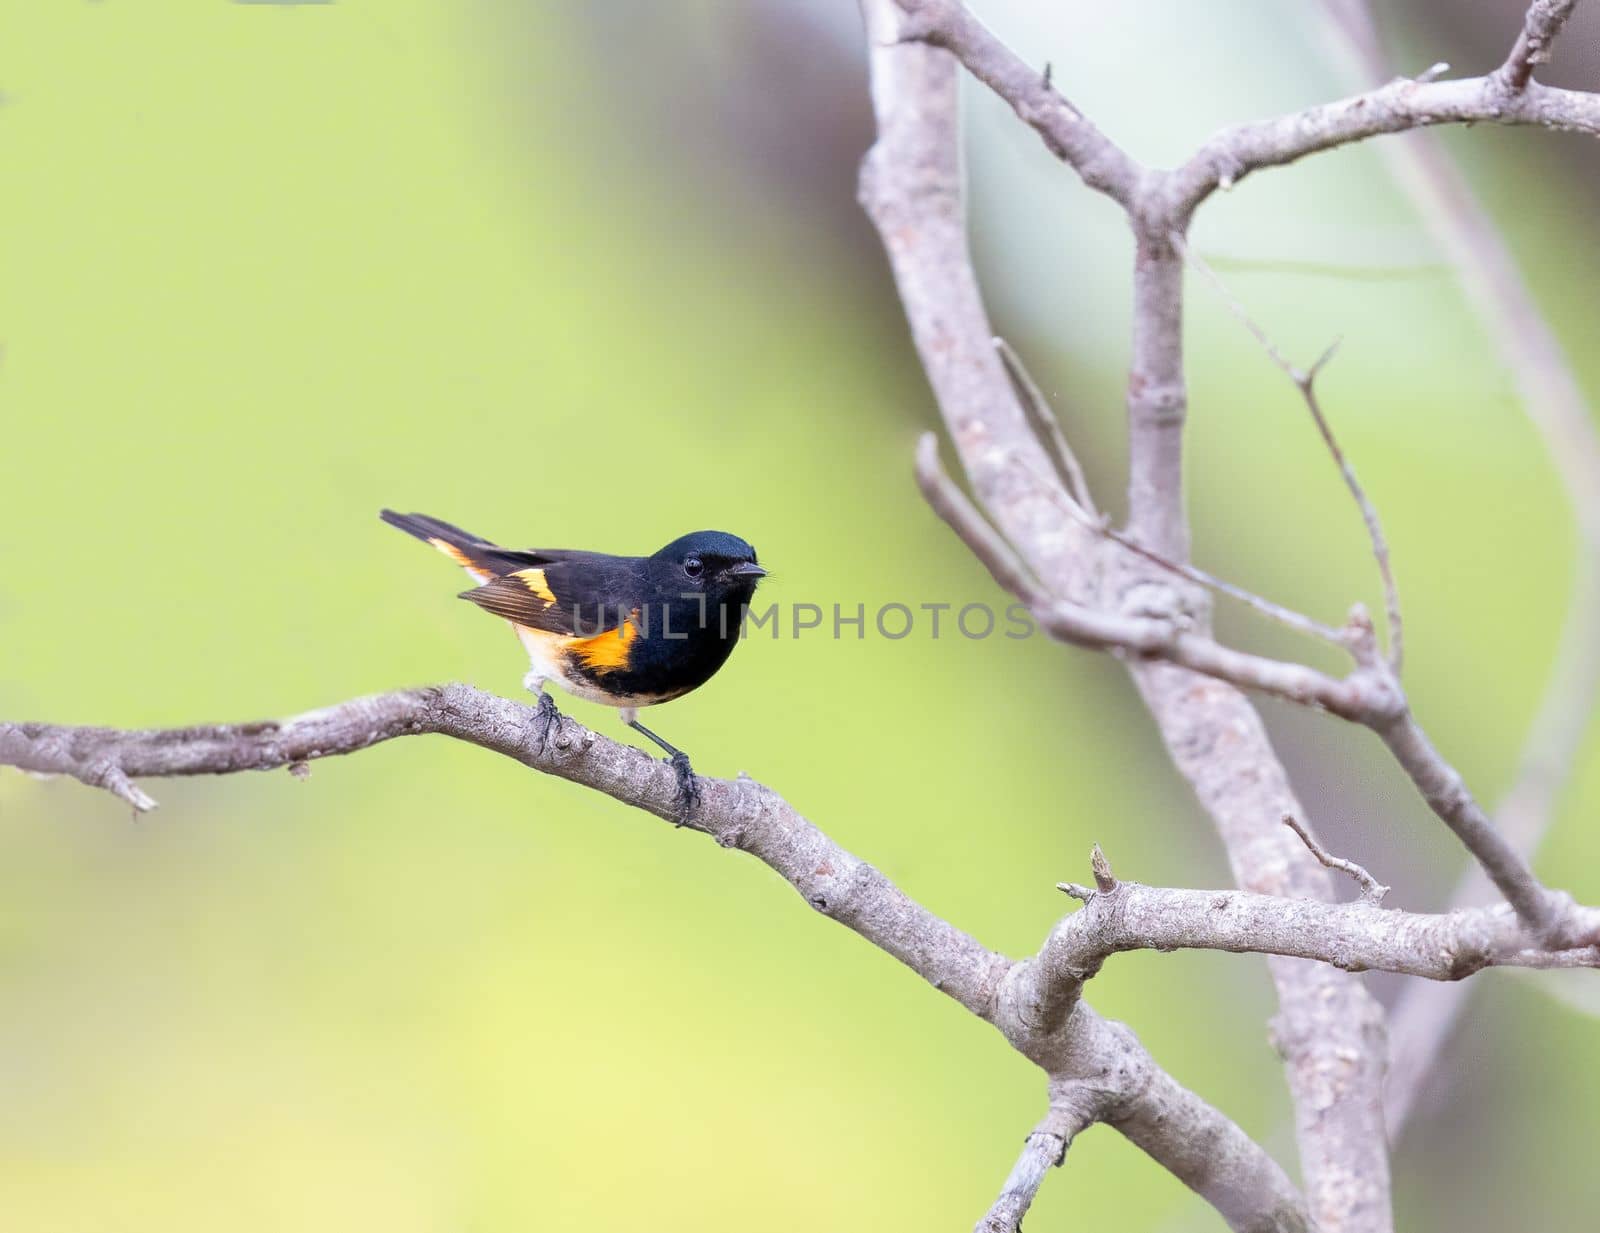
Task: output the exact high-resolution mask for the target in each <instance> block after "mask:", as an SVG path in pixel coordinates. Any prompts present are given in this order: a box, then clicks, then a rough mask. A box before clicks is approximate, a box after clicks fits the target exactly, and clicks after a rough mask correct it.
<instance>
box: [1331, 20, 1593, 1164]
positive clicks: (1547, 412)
mask: <svg viewBox="0 0 1600 1233" xmlns="http://www.w3.org/2000/svg"><path fill="white" fill-rule="evenodd" d="M1328 7H1329V11H1330V15H1331V16H1332V17H1333V18H1334V19H1335V21H1334V24H1333V38H1332V40H1331V41H1332V43H1333V46H1334V48H1335V49H1336V50H1339V51H1341V52H1342V53H1343V54H1344V56H1345V58H1346V59H1348V60H1349V61H1351V65H1352V72H1353V73H1354V75H1356V76H1358V77H1360V78H1363V79H1365V80H1367V81H1371V82H1378V81H1382V80H1383V79H1384V78H1385V77H1386V76H1387V75H1388V73H1389V67H1388V63H1387V60H1386V58H1385V56H1384V53H1383V47H1382V44H1381V42H1380V40H1379V39H1378V37H1377V31H1376V28H1375V27H1374V25H1373V22H1372V15H1371V11H1370V9H1369V7H1368V6H1367V4H1366V3H1365V0H1337V3H1334V2H1332V0H1330V3H1329V6H1328ZM1535 7H1537V6H1535ZM1534 16H1535V13H1534V11H1533V10H1531V9H1530V11H1529V14H1528V17H1529V19H1532V18H1533V17H1534ZM1378 152H1379V154H1380V155H1381V156H1382V157H1383V158H1384V161H1385V164H1386V166H1387V167H1388V170H1389V173H1390V174H1391V175H1392V176H1393V177H1394V179H1395V181H1396V182H1397V183H1398V184H1399V185H1400V187H1401V188H1402V189H1403V190H1404V191H1405V192H1406V194H1407V195H1408V196H1409V197H1410V199H1411V201H1412V203H1413V205H1414V207H1415V209H1416V214H1417V217H1418V218H1419V219H1421V220H1422V221H1423V222H1424V223H1425V224H1426V225H1427V226H1428V227H1429V229H1430V230H1431V231H1432V232H1433V234H1434V237H1435V239H1436V240H1437V241H1438V243H1439V245H1440V247H1441V248H1442V249H1443V250H1444V252H1445V254H1446V256H1447V257H1448V258H1449V260H1450V262H1451V264H1452V265H1453V266H1454V267H1455V269H1456V271H1457V273H1458V276H1459V277H1460V278H1461V281H1462V285H1463V289H1464V290H1465V291H1466V293H1467V298H1468V301H1469V303H1471V304H1472V306H1473V308H1474V309H1475V311H1476V312H1477V314H1478V317H1479V319H1480V321H1482V323H1483V326H1484V333H1485V336H1486V337H1487V338H1488V339H1489V340H1490V341H1491V342H1492V343H1493V344H1494V345H1495V346H1496V347H1497V348H1498V349H1499V352H1500V355H1501V359H1502V361H1503V362H1504V363H1505V364H1506V366H1507V367H1508V368H1509V370H1510V371H1511V373H1512V374H1513V376H1514V377H1515V379H1516V382H1517V386H1518V391H1519V393H1520V395H1521V400H1522V404H1523V408H1524V410H1525V412H1526V413H1527V415H1528V418H1529V420H1530V421H1531V422H1532V424H1533V425H1534V427H1535V428H1536V429H1537V430H1538V432H1539V434H1540V436H1541V437H1542V439H1543V441H1544V445H1545V449H1546V451H1547V453H1548V454H1549V457H1550V461H1551V463H1552V465H1553V466H1554V467H1555V470H1556V473H1557V475H1558V476H1559V477H1560V479H1561V482H1562V486H1563V488H1564V489H1565V491H1566V496H1567V501H1568V503H1569V504H1570V506H1571V507H1572V511H1573V515H1574V519H1575V522H1576V524H1577V530H1578V536H1579V551H1578V559H1577V565H1576V577H1575V578H1574V581H1573V588H1572V599H1571V603H1570V606H1569V609H1568V612H1567V618H1566V622H1565V627H1564V629H1563V631H1562V635H1561V641H1560V644H1559V645H1558V647H1557V650H1556V653H1555V656H1554V659H1553V661H1552V665H1551V669H1550V675H1549V683H1548V685H1547V687H1546V690H1545V694H1544V698H1543V700H1542V701H1541V703H1540V705H1539V711H1538V714H1537V715H1536V716H1535V718H1534V720H1533V723H1532V724H1531V725H1530V727H1529V730H1528V733H1527V736H1526V737H1525V738H1524V742H1523V750H1522V754H1521V757H1520V760H1519V765H1518V769H1517V772H1516V774H1515V777H1514V780H1513V784H1512V787H1511V788H1510V790H1509V791H1508V792H1507V793H1506V795H1505V797H1504V798H1503V799H1502V800H1501V802H1500V804H1499V806H1498V807H1497V808H1496V810H1495V825H1496V827H1497V829H1498V830H1499V831H1500V832H1501V833H1502V834H1503V835H1505V837H1506V840H1507V841H1508V842H1509V843H1510V844H1511V845H1512V846H1513V847H1514V848H1516V850H1517V851H1518V852H1520V853H1522V854H1523V855H1524V856H1531V855H1532V853H1533V852H1534V851H1535V850H1536V848H1537V847H1538V844H1539V841H1540V839H1541V838H1542V836H1543V834H1544V831H1545V829H1546V827H1547V826H1548V825H1549V824H1550V822H1551V819H1552V818H1553V817H1554V815H1555V806H1556V801H1557V798H1558V797H1559V795H1560V792H1561V790H1562V788H1563V787H1564V785H1565V784H1566V783H1567V781H1568V778H1569V776H1570V774H1571V771H1572V768H1573V766H1574V764H1575V761H1576V758H1577V753H1578V750H1579V747H1580V744H1581V741H1582V739H1583V736H1584V734H1585V733H1586V732H1587V731H1588V728H1589V725H1590V721H1591V719H1592V717H1593V714H1594V709H1595V697H1596V694H1597V693H1600V433H1597V432H1596V430H1595V423H1594V416H1593V414H1592V413H1591V410H1590V407H1589V404H1588V400H1587V399H1586V398H1585V396H1584V393H1583V390H1582V388H1581V387H1580V386H1579V384H1578V381H1577V378H1576V376H1575V374H1574V373H1573V370H1572V366H1571V364H1570V363H1569V362H1568V361H1567V358H1566V356H1565V355H1564V354H1563V351H1562V347H1561V344H1560V342H1559V340H1558V339H1557V338H1556V336H1555V332H1554V331H1553V330H1552V329H1551V327H1550V323H1549V321H1548V320H1547V318H1546V317H1545V315H1544V313H1543V312H1541V311H1540V309H1539V305H1538V303H1537V301H1536V300H1535V299H1534V297H1533V293H1532V291H1531V290H1530V288H1529V287H1528V284H1527V282H1526V280H1525V279H1524V278H1523V276H1522V273H1521V271H1520V270H1519V269H1518V267H1517V262H1516V259H1515V257H1514V256H1513V254H1512V253H1511V251H1510V249H1509V248H1508V247H1507V245H1506V242H1505V240H1504V239H1503V238H1502V236H1501V234H1500V232H1499V229H1498V228H1497V227H1496V225H1495V222H1494V220H1493V219H1492V218H1491V217H1490V216H1489V214H1488V212H1487V211H1486V210H1485V209H1484V207H1483V205H1482V204H1481V203H1480V202H1479V200H1478V199H1477V196H1476V195H1475V194H1474V192H1473V190H1472V186H1471V184H1470V183H1469V182H1468V181H1467V179H1466V177H1465V176H1464V175H1463V174H1462V173H1461V171H1460V169H1459V168H1458V167H1457V166H1456V165H1455V163H1454V162H1453V161H1452V160H1451V159H1450V157H1449V156H1448V155H1447V154H1446V153H1445V151H1444V150H1443V148H1442V147H1441V145H1440V143H1439V142H1438V141H1437V140H1435V139H1433V138H1432V137H1430V136H1429V135H1428V134H1423V133H1418V134H1414V135H1411V136H1409V137H1407V138H1404V139H1402V140H1401V141H1399V142H1384V143H1382V144H1380V145H1379V146H1378ZM1491 889H1492V887H1491V884H1490V882H1489V881H1488V879H1487V877H1486V876H1485V875H1484V874H1483V873H1482V871H1481V869H1480V868H1479V867H1478V866H1476V865H1473V866H1472V867H1470V868H1469V869H1468V871H1467V873H1466V874H1465V876H1464V877H1463V878H1462V880H1461V882H1460V884H1459V885H1458V886H1457V888H1456V890H1455V893H1454V894H1453V895H1452V896H1451V898H1450V906H1451V907H1452V908H1460V907H1469V906H1472V905H1474V904H1478V903H1482V902H1484V901H1485V899H1486V897H1487V896H1488V895H1489V894H1490V892H1491ZM1468 989H1469V986H1467V985H1436V984H1428V985H1412V986H1408V987H1407V988H1405V989H1404V990H1402V992H1401V994H1400V998H1399V1001H1398V1002H1397V1003H1396V1004H1395V1007H1394V1009H1393V1012H1392V1017H1393V1022H1392V1030H1391V1033H1390V1040H1391V1059H1390V1065H1389V1078H1388V1094H1387V1108H1388V1118H1389V1130H1390V1134H1391V1136H1395V1135H1398V1134H1399V1132H1400V1131H1401V1130H1402V1129H1403V1127H1404V1126H1405V1124H1406V1120H1407V1118H1408V1116H1409V1114H1410V1112H1411V1110H1412V1109H1413V1108H1414V1107H1415V1104H1416V1098H1417V1096H1418V1093H1419V1092H1420V1090H1421V1088H1422V1085H1423V1083H1424V1081H1425V1079H1426V1076H1427V1075H1428V1073H1429V1072H1430V1071H1431V1069H1432V1068H1433V1067H1434V1066H1435V1065H1436V1063H1437V1062H1438V1060H1439V1059H1440V1058H1441V1057H1442V1056H1443V1055H1444V1054H1445V1053H1446V1049H1445V1044H1446V1041H1447V1040H1448V1038H1449V1036H1450V1033H1451V1031H1452V1028H1453V1025H1454V1024H1455V1022H1456V1021H1457V1019H1458V1017H1459V1015H1460V1013H1461V1011H1462V1009H1463V1008H1464V1007H1465V1005H1466V999H1467V996H1468Z"/></svg>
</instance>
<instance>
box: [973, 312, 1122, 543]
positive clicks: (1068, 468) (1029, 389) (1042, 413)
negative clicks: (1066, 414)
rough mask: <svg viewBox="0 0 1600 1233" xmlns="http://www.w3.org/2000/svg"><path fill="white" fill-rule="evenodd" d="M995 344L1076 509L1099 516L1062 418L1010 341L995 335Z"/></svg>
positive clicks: (1093, 516)
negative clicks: (1060, 418)
mask: <svg viewBox="0 0 1600 1233" xmlns="http://www.w3.org/2000/svg"><path fill="white" fill-rule="evenodd" d="M994 346H995V350H996V351H998V352H999V353H1000V358H1001V359H1002V360H1004V361H1005V364H1006V371H1007V372H1009V373H1010V374H1011V379H1012V380H1013V381H1014V382H1016V385H1017V389H1018V391H1019V392H1020V393H1021V394H1022V405H1023V407H1024V408H1025V409H1026V410H1027V411H1028V414H1029V416H1030V417H1031V419H1032V420H1033V430H1034V432H1035V433H1037V434H1038V435H1039V439H1040V440H1041V441H1048V442H1049V443H1050V447H1051V450H1050V455H1051V457H1052V458H1053V459H1054V460H1055V463H1056V466H1057V469H1058V471H1059V472H1060V473H1061V478H1062V479H1063V480H1064V481H1065V482H1066V484H1067V486H1068V487H1069V488H1070V489H1071V490H1072V497H1073V499H1074V500H1075V501H1076V502H1077V504H1078V508H1079V512H1080V513H1083V514H1085V515H1087V516H1088V517H1089V518H1092V519H1096V520H1098V519H1099V517H1100V511H1099V510H1098V509H1097V508H1096V507H1095V503H1094V493H1093V492H1091V491H1090V490H1089V477H1088V476H1086V475H1085V474H1084V473H1083V465H1082V464H1081V463H1080V462H1079V461H1078V455H1077V454H1076V453H1074V452H1073V449H1072V443H1071V442H1070V441H1068V440H1067V434H1066V433H1064V432H1062V431H1061V421H1060V420H1059V419H1057V418H1056V413H1055V411H1054V410H1052V409H1051V406H1050V400H1049V399H1047V398H1046V397H1045V396H1044V391H1043V390H1042V389H1040V388H1039V383H1038V382H1037V381H1035V380H1034V379H1033V374H1031V373H1030V372H1029V371H1028V369H1027V367H1026V365H1024V364H1023V362H1022V357H1021V356H1020V355H1018V354H1017V353H1016V350H1015V348H1013V347H1012V346H1011V344H1010V343H1008V342H1007V341H1006V340H1005V339H1003V338H1001V337H999V336H998V335H996V337H995V340H994Z"/></svg>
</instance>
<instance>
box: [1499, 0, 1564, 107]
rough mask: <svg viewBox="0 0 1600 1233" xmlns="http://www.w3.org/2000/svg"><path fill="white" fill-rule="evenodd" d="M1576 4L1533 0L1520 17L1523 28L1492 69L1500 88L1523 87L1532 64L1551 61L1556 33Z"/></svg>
mask: <svg viewBox="0 0 1600 1233" xmlns="http://www.w3.org/2000/svg"><path fill="white" fill-rule="evenodd" d="M1577 6H1578V0H1533V3H1532V4H1530V5H1529V6H1528V12H1527V15H1526V16H1525V17H1524V18H1523V19H1522V30H1521V32H1520V33H1518V35H1517V41H1516V44H1515V45H1514V46H1513V47H1512V48H1511V54H1510V55H1509V56H1507V57H1506V62H1505V63H1504V64H1502V65H1501V66H1500V67H1499V68H1498V69H1496V70H1495V73H1494V77H1495V80H1496V82H1497V83H1498V84H1499V85H1500V87H1501V88H1502V89H1504V90H1507V91H1512V92H1515V91H1519V90H1522V89H1525V88H1526V87H1527V84H1528V82H1529V81H1531V80H1532V78H1533V69H1534V66H1535V65H1537V64H1548V63H1549V62H1550V50H1551V48H1552V46H1553V45H1554V44H1555V41H1556V36H1557V35H1558V34H1560V33H1561V27H1562V26H1564V25H1566V24H1567V18H1569V17H1571V16H1572V10H1573V9H1575V8H1577Z"/></svg>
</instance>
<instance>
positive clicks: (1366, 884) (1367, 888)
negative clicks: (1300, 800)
mask: <svg viewBox="0 0 1600 1233" xmlns="http://www.w3.org/2000/svg"><path fill="white" fill-rule="evenodd" d="M1283 824H1284V825H1285V826H1287V827H1288V828H1289V829H1290V830H1292V831H1293V832H1294V833H1295V834H1296V835H1299V836H1300V842H1301V843H1303V844H1305V845H1306V847H1308V848H1309V849H1311V855H1312V856H1314V857H1316V858H1317V861H1318V862H1319V863H1320V864H1321V865H1322V867H1323V868H1324V869H1334V870H1337V871H1338V872H1340V873H1347V874H1349V875H1350V876H1351V877H1352V878H1354V879H1355V883H1356V885H1357V886H1359V887H1360V888H1361V901H1362V902H1363V903H1370V904H1372V905H1373V906H1374V907H1376V906H1377V905H1379V904H1381V903H1382V902H1383V899H1384V896H1385V895H1387V894H1388V893H1389V887H1387V886H1385V885H1384V884H1383V883H1382V882H1380V881H1378V879H1377V878H1375V877H1373V876H1372V875H1371V874H1370V873H1368V872H1367V871H1366V869H1364V868H1363V867H1362V866H1360V865H1358V864H1356V863H1355V861H1352V860H1345V859H1344V858H1342V857H1338V856H1334V855H1333V854H1332V853H1330V852H1329V851H1327V849H1325V848H1324V847H1323V846H1322V845H1321V844H1320V843H1318V842H1317V841H1316V838H1315V836H1313V835H1312V834H1311V832H1310V831H1308V830H1306V828H1305V827H1303V826H1301V825H1300V822H1299V820H1298V819H1297V818H1296V817H1295V816H1294V815H1293V814H1292V813H1286V814H1284V815H1283Z"/></svg>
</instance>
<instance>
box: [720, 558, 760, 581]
mask: <svg viewBox="0 0 1600 1233" xmlns="http://www.w3.org/2000/svg"><path fill="white" fill-rule="evenodd" d="M724 572H725V573H726V574H727V576H728V577H730V578H765V577H766V576H767V571H766V570H764V569H762V568H761V566H759V565H757V564H756V563H755V562H754V561H740V562H739V563H738V564H737V565H730V566H728V568H727V569H726V570H725V571H724Z"/></svg>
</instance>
